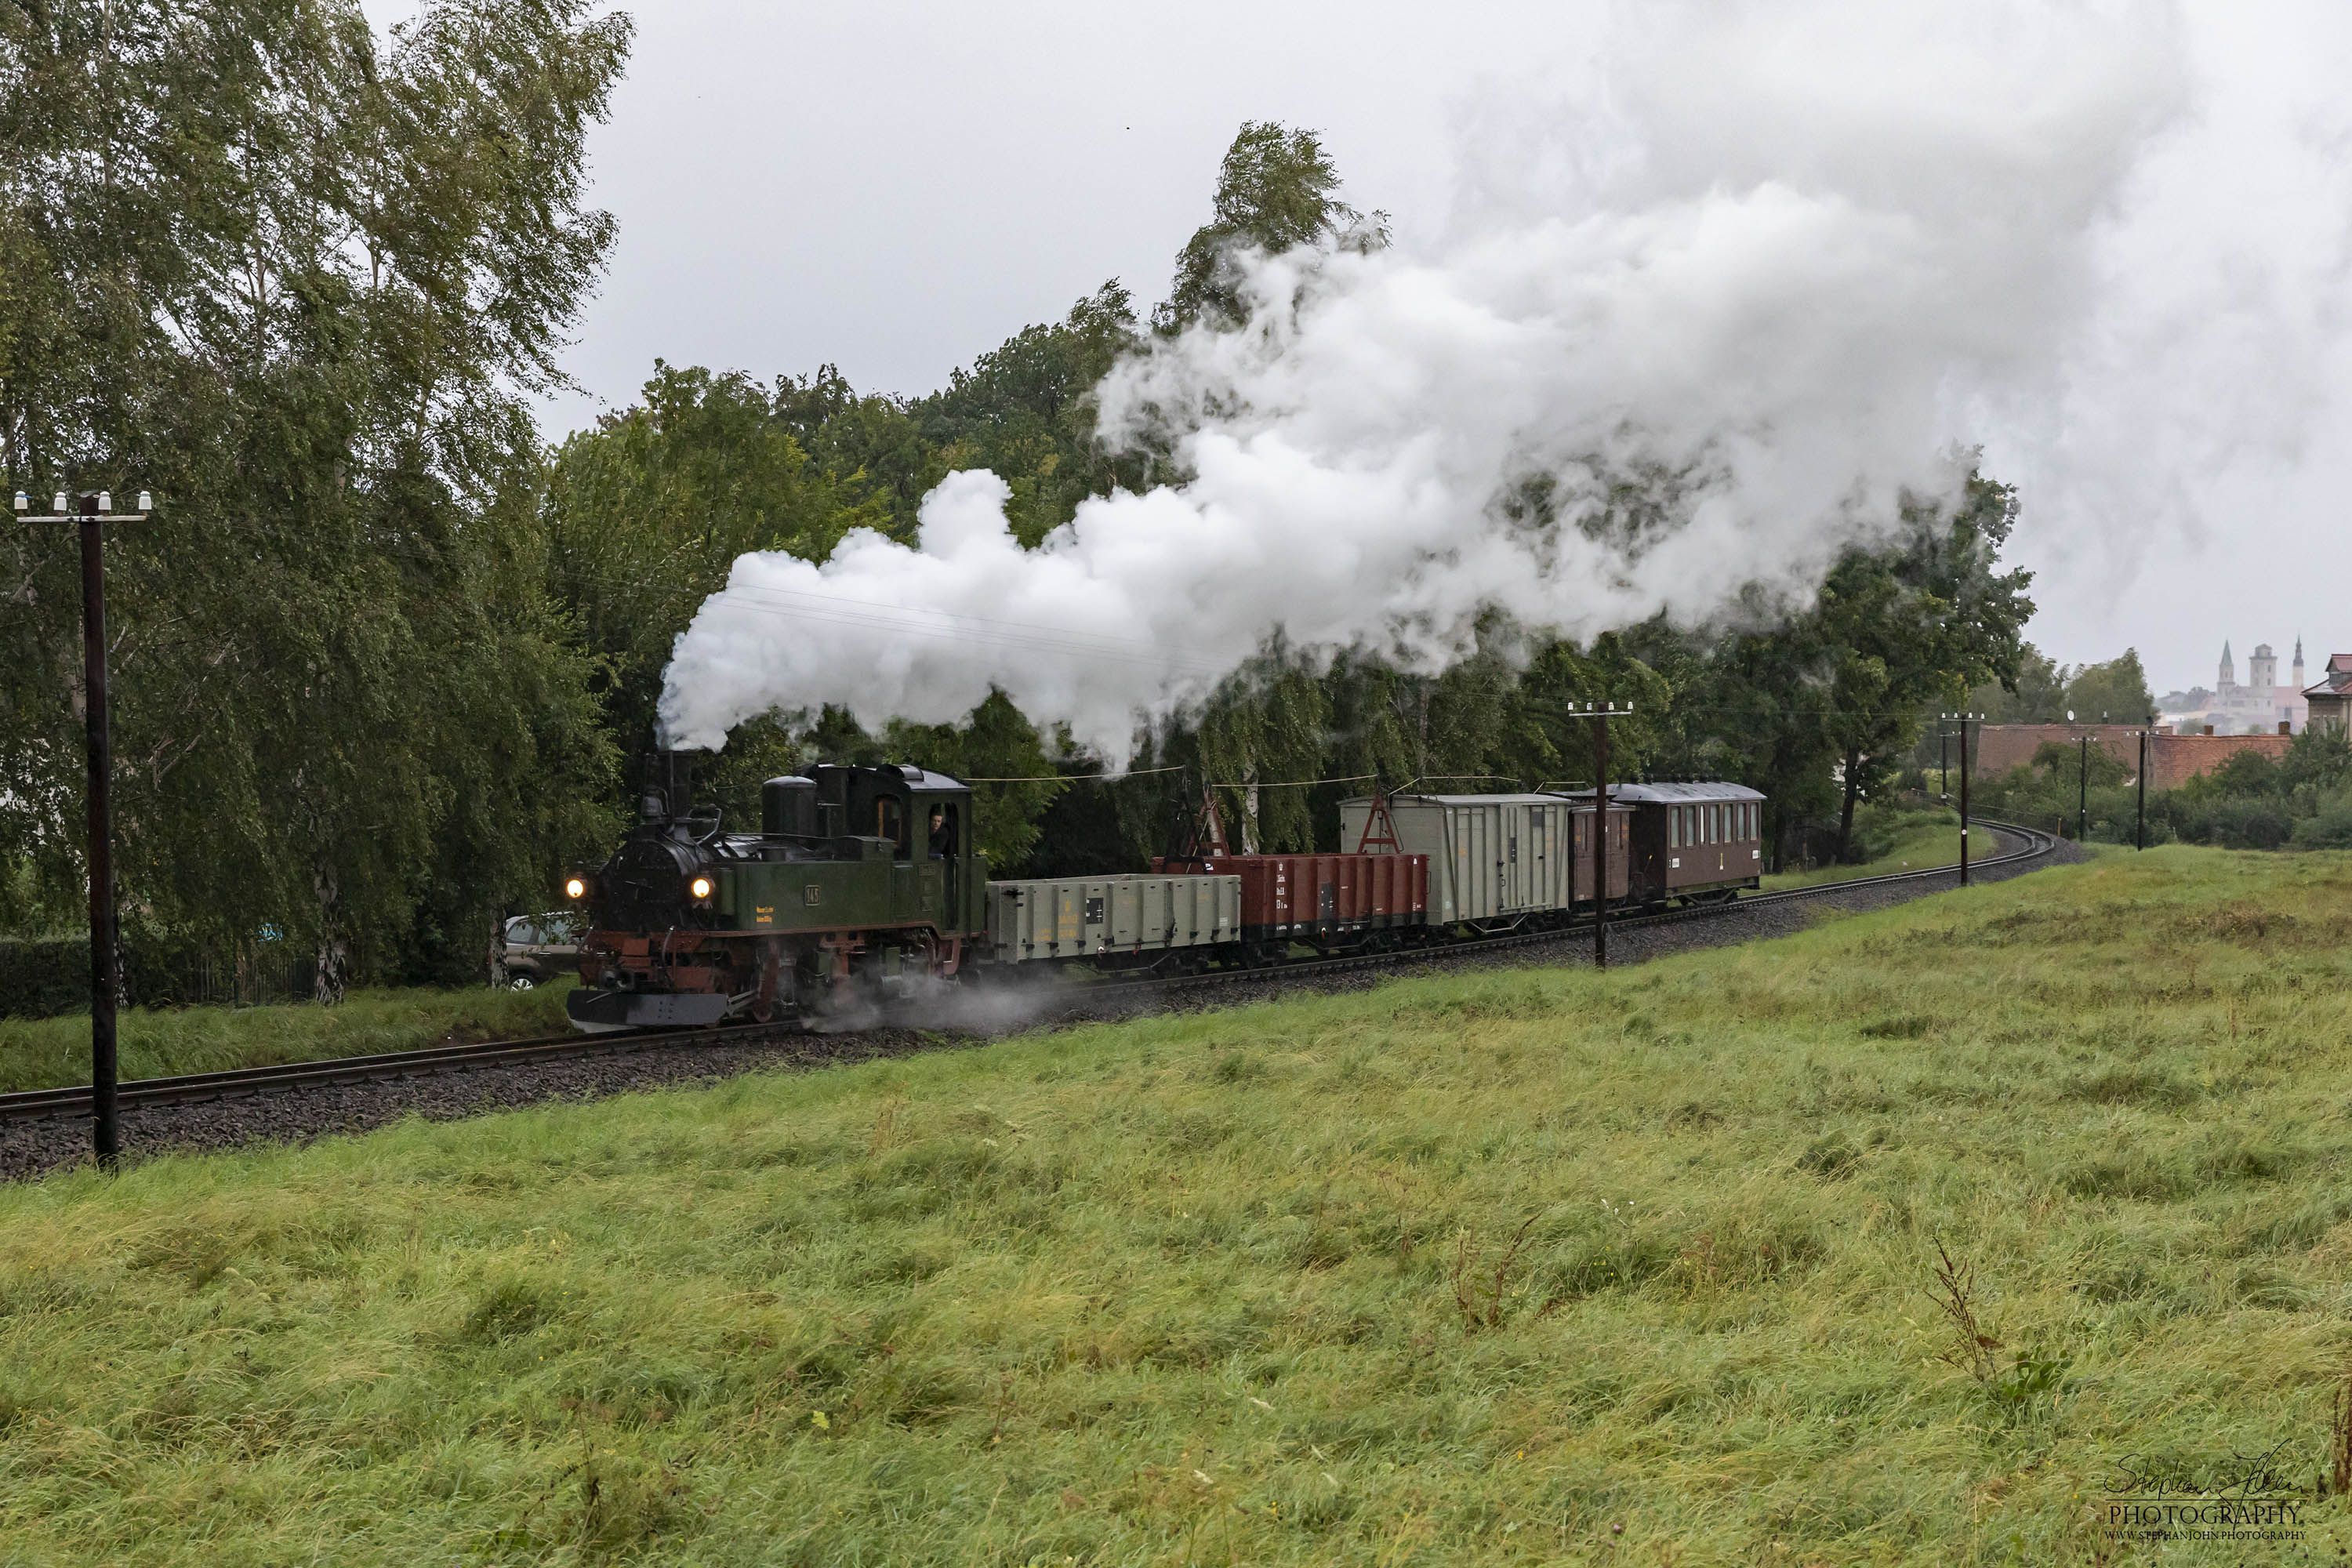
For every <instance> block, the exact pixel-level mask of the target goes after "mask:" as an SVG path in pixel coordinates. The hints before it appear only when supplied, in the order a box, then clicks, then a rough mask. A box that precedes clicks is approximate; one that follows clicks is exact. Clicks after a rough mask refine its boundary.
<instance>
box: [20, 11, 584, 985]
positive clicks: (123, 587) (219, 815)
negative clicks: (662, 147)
mask: <svg viewBox="0 0 2352 1568" xmlns="http://www.w3.org/2000/svg"><path fill="white" fill-rule="evenodd" d="M628 37H629V24H628V22H627V19H626V18H625V17H621V16H603V17H592V16H590V15H589V7H588V6H587V5H585V4H584V3H583V0H528V3H522V0H518V3H513V4H499V3H495V0H437V3H436V4H432V5H427V6H426V7H425V10H424V11H423V13H422V14H421V15H420V16H417V17H416V18H415V19H414V20H413V21H411V22H409V23H407V24H405V25H404V26H402V27H400V28H398V29H395V30H394V34H393V36H392V37H391V39H390V40H389V43H388V44H387V45H382V46H380V45H379V42H378V40H377V39H376V38H375V37H374V36H373V34H372V33H371V32H370V30H369V27H368V25H367V22H366V19H365V18H364V16H362V14H361V11H360V9H359V7H358V5H356V4H352V3H350V0H221V3H219V4H215V5H205V6H198V7H189V6H178V5H159V4H152V3H151V4H120V5H26V4H16V3H8V4H0V144H5V146H7V147H8V148H9V150H10V151H9V156H8V157H7V159H6V160H5V161H4V162H0V300H5V310H0V465H5V483H6V484H7V485H8V487H9V488H12V489H13V488H18V487H21V488H23V489H28V490H31V491H33V492H35V493H37V494H41V495H47V494H48V493H49V492H50V491H51V490H52V489H83V488H88V489H97V488H100V487H101V486H104V487H108V488H110V489H113V490H114V491H115V492H116V493H117V494H118V495H127V494H129V493H130V492H131V491H132V490H135V489H151V488H152V489H153V490H155V491H156V492H158V494H159V497H160V498H161V500H162V504H163V510H162V512H161V514H160V515H159V517H158V518H157V519H156V520H154V521H152V522H151V523H148V524H146V525H142V526H136V527H130V528H125V529H123V530H121V531H120V532H119V533H118V534H117V535H116V536H115V537H114V538H113V539H112V540H111V541H110V543H109V545H108V551H109V574H110V575H109V584H108V589H109V595H110V626H111V629H112V631H113V637H114V643H113V651H112V661H113V676H114V681H115V692H116V707H115V737H116V752H117V756H118V759H119V762H120V770H119V777H118V784H117V796H116V798H117V801H118V816H119V823H118V830H119V836H120V845H121V847H120V851H119V853H118V856H117V860H116V864H117V866H118V868H119V870H120V876H121V881H122V885H123V892H124V894H125V896H126V897H127V899H128V900H129V902H130V904H131V908H132V909H133V910H134V911H136V912H141V913H143V914H144V915H145V916H147V917H149V918H152V919H155V920H159V921H167V922H173V923H178V924H184V925H188V926H193V927H198V928H202V929H204V930H205V931H211V932H213V933H214V934H215V935H216V936H217V937H219V938H221V939H223V940H225V941H228V942H237V943H244V942H250V941H251V940H252V939H253V938H254V936H255V934H256V933H257V932H258V931H262V930H264V929H265V928H269V929H275V930H278V931H284V932H286V933H288V934H289V935H290V936H292V937H293V938H295V939H297V940H299V941H302V942H306V943H308V944H310V946H312V947H313V948H314V949H315V950H316V952H317V955H318V957H319V960H320V963H319V966H318V968H319V973H320V989H321V993H322V994H325V995H330V996H331V995H333V994H339V992H340V987H341V983H342V980H343V977H344V976H345V975H346V974H348V973H351V971H352V967H353V966H354V965H357V966H359V967H360V968H362V969H363V970H373V971H377V972H410V973H456V972H462V971H465V970H469V969H472V968H473V967H474V966H475V963H476V961H477V960H478V957H479V955H480V954H481V952H482V951H483V947H484V945H485V942H486V940H487V938H488V932H489V930H490V921H491V917H492V916H493V915H494V914H495V913H496V911H497V910H499V908H501V907H502V906H504V905H505V904H506V903H507V902H509V900H512V899H514V898H516V897H518V896H523V895H526V894H529V895H531V896H543V892H541V889H544V887H545V886H546V885H547V883H548V881H549V879H551V875H552V869H553V867H554V865H555V864H556V863H557V862H558V861H559V860H560V859H561V858H562V857H563V856H565V855H566V854H569V853H574V852H576V851H577V850H578V849H579V848H580V847H583V846H584V845H586V844H587V843H590V842H593V840H594V839H595V838H597V837H601V836H602V835H603V833H604V830H605V822H606V818H605V816H604V812H603V809H602V797H603V795H604V791H605V781H606V777H607V775H608V773H609V771H610V760H609V756H608V752H607V748H606V745H605V742H604V735H603V732H602V731H601V730H600V728H599V726H598V724H597V722H596V719H597V715H596V710H595V706H594V704H593V700H591V699H590V697H589V695H588V693H587V689H586V679H585V674H586V671H585V660H584V658H583V654H582V653H581V651H580V650H579V649H578V648H577V647H575V646H574V645H573V643H572V638H571V637H570V631H569V627H568V626H567V625H566V623H565V621H564V619H563V616H562V613H561V611H560V610H559V609H558V607H557V606H556V605H553V604H552V603H551V601H550V600H549V598H548V597H547V595H545V593H544V592H543V590H542V583H543V571H542V567H541V546H540V542H539V506H538V502H537V488H538V483H539V464H538V457H537V443H536V437H535V435H534V433H533V431H532V428H531V425H530V418H529V416H528V414H527V412H526V410H525V408H524V406H523V405H522V403H521V402H520V395H521V394H523V393H527V392H529V391H530V390H532V389H536V388H541V387H544V386H547V385H549V384H551V383H552V382H553V381H554V380H555V379H556V378H557V373H556V371H555V368H554V363H555V354H556V353H557V352H558V350H559V349H560V348H561V347H562V342H563V333H564V331H566V329H567V328H568V327H569V325H570V323H571V321H572V318H573V315H574V313H575V310H576V308H577V305H578V302H579V301H580V300H581V298H582V297H583V293H584V291H585V289H586V288H587V286H588V284H589V283H590V281H591V280H592V279H593V277H594V276H595V274H596V271H597V269H598V268H599V267H600V266H601V264H602V260H603V258H604V253H605V251H606V249H607V248H608V247H609V245H610V242H611V238H612V234H613V225H612V220H611V219H610V218H609V217H608V216H606V215H604V214H603V213H601V212H597V211H594V210H593V209H592V208H590V207H588V206H587V205H584V204H583V200H582V156H583V138H584V136H585V134H586V132H587V129H588V127H589V126H590V125H591V124H593V122H594V121H596V120H597V119H599V118H600V117H601V116H602V115H603V113H604V106H605V102H606V97H607V94H608V92H609V90H610V89H611V86H612V83H613V82H614V79H616V77H617V74H618V72H619V70H620V68H621V63H622V60H623V58H624V56H625V50H626V46H627V41H628ZM0 597H5V599H6V600H7V601H8V602H9V603H10V605H12V612H11V614H10V615H9V616H7V617H6V618H5V622H4V623H0V735H5V740H0V854H5V856H6V857H7V858H10V859H13V860H16V861H19V862H22V863H26V864H29V865H30V867H31V868H32V869H33V873H34V875H35V877H36V879H37V882H38V883H39V885H40V886H41V887H42V888H43V889H45V892H44V894H43V895H42V896H43V898H44V899H45V900H47V902H48V903H49V904H51V905H52V906H53V907H69V906H70V904H71V903H72V901H73V900H72V897H71V890H72V889H74V888H75V887H76V886H77V885H78V884H79V882H80V880H81V877H82V870H81V864H80V852H79V843H78V836H77V835H75V834H73V833H72V832H70V831H69V830H68V826H67V825H68V824H70V823H73V822H75V821H77V820H78V819H79V811H80V805H79V798H80V794H81V789H82V779H81V747H80V744H79V734H78V732H77V726H78V711H77V710H78V707H79V701H80V691H79V679H80V676H79V658H78V654H79V640H78V621H79V600H78V597H77V594H76V591H75V551H74V544H73V541H72V539H71V538H70V537H69V536H68V534H66V533H64V532H62V531H52V532H43V531H29V530H16V531H12V532H10V533H9V534H8V535H7V536H6V540H5V544H0Z"/></svg>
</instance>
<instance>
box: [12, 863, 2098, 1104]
mask: <svg viewBox="0 0 2352 1568" xmlns="http://www.w3.org/2000/svg"><path fill="white" fill-rule="evenodd" d="M1979 821H1980V825H1981V826H1985V827H1988V828H1991V829H1993V830H1995V831H1997V832H1999V833H2000V834H2002V835H2004V836H2006V837H2010V838H2012V839H2015V840H2017V841H2018V842H2017V843H2016V844H2014V845H2012V846H2011V847H2010V848H2009V849H2007V850H2005V851H2003V852H2002V853H2000V854H1999V855H1991V856H1987V857H1985V858H1983V859H1981V860H1978V861H1975V862H1973V863H1972V864H1973V867H1974V868H1976V869H1979V870H1991V869H1994V868H2008V867H2015V866H2019V865H2021V864H2024V863H2028V862H2032V861H2034V860H2039V859H2042V858H2046V857H2048V856H2049V855H2050V854H2051V853H2052V852H2053V850H2054V848H2055V847H2056V846H2057V844H2058V842H2059V840H2058V839H2057V837H2055V836H2054V835H2052V834H2049V833H2045V832H2042V830H2041V829H2039V828H2033V827H2026V826H2020V825H2017V824H2014V823H2006V822H1983V821H1981V819H1979ZM1953 871H1954V868H1952V867H1949V866H1937V867H1930V868H1927V869H1925V870H1918V871H1898V872H1894V873H1892V874H1890V875H1887V876H1883V877H1858V878H1854V879H1851V880H1848V881H1843V882H1823V883H1822V884H1820V885H1818V886H1816V887H1811V888H1792V889H1789V890H1788V891H1786V892H1779V893H1756V894H1751V895H1749V896H1748V897H1745V898H1741V899H1738V900H1733V901H1730V902H1727V903H1721V904H1702V905H1697V906H1695V907H1692V908H1689V909H1681V910H1665V911H1664V912H1661V913H1657V914H1643V915H1624V916H1620V917H1616V918H1613V919H1612V920H1611V921H1610V922H1609V927H1610V929H1611V930H1612V931H1639V930H1643V929H1647V928H1651V927H1656V926H1664V925H1679V924H1683V923H1685V922H1688V921H1705V920H1707V919H1710V918H1713V917H1716V916H1720V915H1726V914H1729V913H1732V912H1735V911H1737V910H1753V909H1757V908H1759V907H1761V906H1768V905H1771V904H1778V903H1790V902H1795V901H1798V900H1806V899H1817V898H1822V897H1825V896H1828V895H1832V894H1847V893H1852V892H1853V891H1855V890H1856V889H1864V888H1872V887H1887V886H1893V885H1898V884H1902V883H1906V882H1916V881H1924V880H1927V879H1933V878H1937V877H1950V876H1951V875H1952V874H1953ZM1591 931H1592V922H1591V921H1577V922H1575V923H1572V924H1569V925H1552V926H1546V927H1545V928H1543V929H1541V930H1538V931H1507V932H1501V933H1497V934H1496V935H1492V936H1484V937H1476V938H1473V939H1470V940H1467V941H1464V942H1449V943H1445V944H1444V945H1442V946H1436V947H1427V948H1406V949H1402V950H1397V951H1391V952H1381V953H1358V954H1351V955H1349V956H1346V957H1341V958H1318V959H1308V960H1306V961H1304V962H1301V963H1284V964H1276V965H1272V966H1270V967H1267V968H1263V969H1220V970H1212V971H1209V972H1207V973H1201V974H1192V975H1181V976H1153V977H1146V978H1141V979H1129V980H1094V981H1085V982H1079V983H1076V984H1071V985H1070V986H1069V987H1068V995H1069V998H1070V999H1071V1000H1074V1001H1075V1000H1080V999H1083V998H1086V997H1093V996H1105V995H1134V994H1139V993H1150V992H1159V993H1163V994H1175V993H1179V992H1190V991H1196V990H1202V989H1206V988H1211V987H1215V986H1220V985H1232V984H1252V983H1255V984H1265V982H1267V981H1271V980H1283V981H1286V980H1292V979H1306V978H1309V977H1312V976H1315V975H1318V974H1336V973H1345V972H1348V971H1352V970H1362V969H1373V968H1387V967H1393V966H1398V965H1404V964H1412V963H1420V962H1426V961H1428V960H1432V959H1437V958H1442V957H1454V956H1456V955H1460V954H1464V953H1485V952H1501V951H1507V950H1509V949H1511V948H1517V947H1529V946H1534V945H1536V944H1538V943H1543V942H1568V941H1570V940H1573V939H1574V938H1575V937H1577V936H1578V935H1579V934H1580V933H1581V934H1585V935H1590V934H1591ZM804 1033H806V1031H805V1030H804V1029H803V1027H802V1026H800V1025H799V1024H797V1023H793V1022H790V1021H778V1022H776V1023H771V1024H740V1025H732V1026H724V1027H720V1028H703V1029H666V1030H656V1031H648V1032H646V1033H643V1034H630V1035H579V1034H567V1035H550V1036H544V1037H539V1038H536V1039H528V1040H488V1041H484V1042H481V1043H479V1044H476V1045H460V1046H433V1047H426V1048H425V1049H423V1050H415V1051H394V1052H390V1053H387V1054H384V1055H381V1056H368V1057H341V1058H330V1059H328V1060H324V1061H308V1062H289V1063H284V1064H281V1065H278V1066H275V1067H258V1068H231V1069H229V1070H227V1071H223V1072H204V1073H186V1074H182V1075H180V1076H177V1077H173V1078H149V1079H131V1080H130V1081H129V1082H126V1083H124V1084H122V1085H121V1088H120V1089H118V1090H117V1091H116V1092H117V1098H118V1101H119V1103H120V1104H121V1108H122V1109H123V1110H131V1109H134V1108H144V1107H150V1106H164V1105H176V1104H191V1103H206V1102H211V1101H216V1100H239V1099H249V1098H253V1097H257V1096H260V1095H269V1094H285V1093H293V1092H299V1091H300V1090H302V1089H317V1088H323V1087H328V1086H334V1085H346V1084H359V1083H381V1082H387V1081H393V1080H397V1079H408V1078H424V1077H430V1076H437V1075H441V1074H446V1073H458V1072H472V1071H478V1070H482V1069H485V1068H508V1067H516V1066H520V1065H524V1064H528V1063H530V1062H534V1061H556V1060H565V1061H569V1060H577V1059H580V1058H593V1057H608V1056H629V1055H636V1054H640V1053H643V1052H647V1051H658V1050H662V1049H664V1048H666V1047H672V1046H681V1045H690V1046H711V1045H720V1044H752V1043H757V1042H760V1041H763V1040H771V1039H781V1038H784V1037H793V1036H798V1035H802V1034H804ZM89 1113H90V1093H89V1085H87V1084H81V1085H76V1086H74V1087H71V1088H62V1089H25V1090H20V1091H18V1092H16V1093H13V1094H0V1122H11V1121H51V1120H58V1119H64V1118H83V1119H86V1118H88V1117H89Z"/></svg>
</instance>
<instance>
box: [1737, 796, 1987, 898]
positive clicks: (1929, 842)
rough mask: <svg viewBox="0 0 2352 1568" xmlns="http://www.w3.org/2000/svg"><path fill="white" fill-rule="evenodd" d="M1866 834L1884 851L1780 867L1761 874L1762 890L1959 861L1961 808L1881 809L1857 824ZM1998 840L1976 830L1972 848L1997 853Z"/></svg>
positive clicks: (1914, 869) (1983, 852) (1771, 890)
mask: <svg viewBox="0 0 2352 1568" xmlns="http://www.w3.org/2000/svg"><path fill="white" fill-rule="evenodd" d="M1857 826H1858V827H1859V828H1861V829H1863V830H1864V832H1865V834H1866V836H1867V837H1870V838H1872V839H1874V840H1876V841H1880V842H1883V843H1884V844H1885V849H1884V850H1883V852H1881V853H1880V854H1879V855H1877V856H1876V857H1874V858H1872V859H1871V860H1869V861H1868V862H1867V863H1864V864H1862V865H1855V866H1816V867H1814V868H1812V869H1811V870H1810V871H1783V872H1780V873H1778V874H1777V875H1774V876H1769V877H1766V878H1765V879H1764V887H1763V890H1764V891H1765V892H1768V893H1777V892H1780V891H1781V890H1782V889H1787V888H1814V887H1819V886H1820V885H1821V884H1822V883H1824V882H1850V881H1853V879H1855V878H1857V877H1882V876H1885V875H1886V874H1887V873H1888V872H1890V871H1924V870H1927V869H1928V868H1931V867H1936V866H1957V865H1958V864H1959V863H1960V814H1959V813H1958V812H1957V811H1904V812H1880V811H1875V810H1874V811H1873V812H1872V813H1870V818H1869V820H1868V821H1867V822H1865V823H1861V824H1857ZM2000 845H2001V841H2000V839H1998V838H1996V837H1992V836H1991V835H1990V833H1986V832H1983V831H1979V833H1978V834H1977V837H1976V846H1975V853H1976V854H1978V855H1979V856H1983V855H1986V854H1997V853H1999V852H2000Z"/></svg>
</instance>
